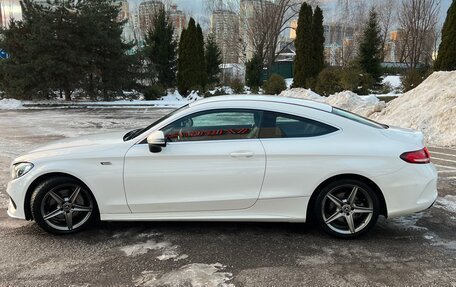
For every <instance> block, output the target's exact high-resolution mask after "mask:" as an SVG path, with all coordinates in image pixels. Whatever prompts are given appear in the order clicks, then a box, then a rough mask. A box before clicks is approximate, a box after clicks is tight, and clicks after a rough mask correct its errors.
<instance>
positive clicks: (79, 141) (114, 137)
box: [30, 132, 126, 153]
mask: <svg viewBox="0 0 456 287" xmlns="http://www.w3.org/2000/svg"><path fill="white" fill-rule="evenodd" d="M125 133H126V132H115V133H104V134H94V135H87V136H78V137H74V138H67V139H63V140H58V141H54V142H51V143H48V144H46V145H43V146H40V147H37V148H35V149H34V150H32V151H30V153H37V152H43V151H53V150H61V149H69V148H79V147H88V146H96V145H111V144H117V143H123V142H124V141H123V136H124V135H125Z"/></svg>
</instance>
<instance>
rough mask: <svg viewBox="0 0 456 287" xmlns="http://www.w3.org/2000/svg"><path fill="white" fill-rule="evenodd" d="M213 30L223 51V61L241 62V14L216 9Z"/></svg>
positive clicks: (212, 24)
mask: <svg viewBox="0 0 456 287" xmlns="http://www.w3.org/2000/svg"><path fill="white" fill-rule="evenodd" d="M211 32H212V34H213V35H214V36H215V41H216V43H217V45H218V46H219V48H220V50H221V52H222V57H223V63H230V64H237V63H239V46H240V45H239V44H240V41H239V16H238V15H237V14H236V13H234V12H232V11H228V10H217V11H214V12H213V13H212V17H211Z"/></svg>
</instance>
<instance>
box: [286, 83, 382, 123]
mask: <svg viewBox="0 0 456 287" xmlns="http://www.w3.org/2000/svg"><path fill="white" fill-rule="evenodd" d="M280 96H283V97H293V98H300V99H305V100H311V101H316V102H323V103H327V104H329V105H331V106H335V107H338V108H341V109H344V110H348V111H350V112H354V113H357V114H359V115H362V116H365V117H368V116H370V115H371V114H373V113H375V112H380V111H381V110H383V109H384V108H385V102H382V101H380V100H379V99H378V98H377V97H375V96H373V95H371V96H365V97H360V96H358V95H357V94H355V93H353V92H350V91H344V92H340V93H337V94H334V95H331V96H329V97H327V98H326V97H322V96H320V95H319V94H317V93H315V92H312V91H311V90H307V89H302V88H297V89H291V90H287V91H283V92H282V93H281V94H280Z"/></svg>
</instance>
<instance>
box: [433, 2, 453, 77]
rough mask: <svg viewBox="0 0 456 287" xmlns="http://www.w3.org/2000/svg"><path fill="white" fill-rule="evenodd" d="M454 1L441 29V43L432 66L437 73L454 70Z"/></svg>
mask: <svg viewBox="0 0 456 287" xmlns="http://www.w3.org/2000/svg"><path fill="white" fill-rule="evenodd" d="M455 43H456V1H454V0H453V3H452V4H451V6H450V9H448V13H447V17H446V19H445V24H443V29H442V42H441V43H440V46H439V54H438V55H437V60H436V61H435V64H434V69H435V70H437V71H452V70H456V44H455Z"/></svg>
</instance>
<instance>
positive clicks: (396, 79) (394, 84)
mask: <svg viewBox="0 0 456 287" xmlns="http://www.w3.org/2000/svg"><path fill="white" fill-rule="evenodd" d="M382 84H383V85H389V86H390V87H391V88H392V89H393V90H400V89H401V88H402V81H401V76H386V77H385V78H383V81H382Z"/></svg>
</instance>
